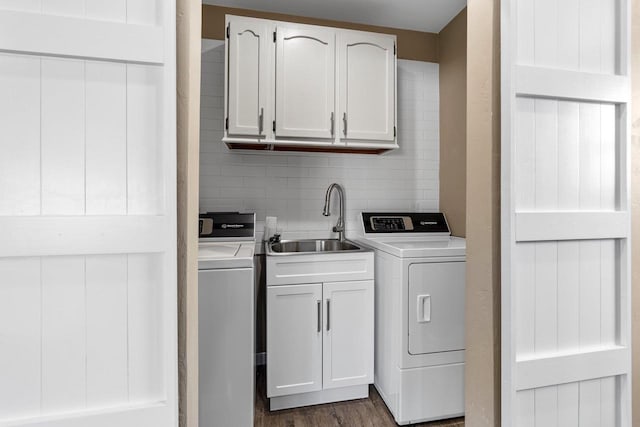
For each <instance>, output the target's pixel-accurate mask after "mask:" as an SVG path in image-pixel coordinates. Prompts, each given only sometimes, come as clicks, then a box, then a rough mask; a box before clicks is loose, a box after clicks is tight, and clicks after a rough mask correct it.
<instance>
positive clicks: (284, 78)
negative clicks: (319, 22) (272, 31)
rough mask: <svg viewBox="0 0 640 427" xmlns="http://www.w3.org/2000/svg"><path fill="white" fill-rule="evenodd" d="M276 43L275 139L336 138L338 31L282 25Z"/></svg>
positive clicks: (277, 32) (279, 27) (277, 33)
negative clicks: (336, 51)
mask: <svg viewBox="0 0 640 427" xmlns="http://www.w3.org/2000/svg"><path fill="white" fill-rule="evenodd" d="M276 40H277V42H276V117H275V121H276V125H275V130H276V132H275V136H276V137H299V138H325V139H331V138H333V133H334V125H333V124H334V119H335V117H334V116H335V111H334V108H335V84H334V80H335V56H336V55H335V31H334V30H333V29H331V28H326V29H325V28H322V27H315V26H307V25H292V24H288V25H286V26H284V25H282V26H280V25H279V26H278V29H277V31H276Z"/></svg>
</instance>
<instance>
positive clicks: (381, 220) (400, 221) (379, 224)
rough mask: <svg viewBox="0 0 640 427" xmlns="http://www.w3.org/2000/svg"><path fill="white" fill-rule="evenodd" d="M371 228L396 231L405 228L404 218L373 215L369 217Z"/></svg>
mask: <svg viewBox="0 0 640 427" xmlns="http://www.w3.org/2000/svg"><path fill="white" fill-rule="evenodd" d="M371 228H372V229H373V230H375V231H382V230H385V231H396V230H406V229H407V228H409V227H406V226H405V218H402V217H392V216H373V217H371Z"/></svg>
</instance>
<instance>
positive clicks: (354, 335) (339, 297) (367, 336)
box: [323, 280, 374, 389]
mask: <svg viewBox="0 0 640 427" xmlns="http://www.w3.org/2000/svg"><path fill="white" fill-rule="evenodd" d="M323 296H324V310H325V316H324V328H323V329H324V337H325V338H324V343H323V347H324V348H323V353H324V355H323V388H325V389H329V388H334V387H346V386H352V385H358V384H369V383H372V382H373V324H374V319H373V304H374V303H373V281H371V280H368V281H362V282H336V283H325V284H324V286H323Z"/></svg>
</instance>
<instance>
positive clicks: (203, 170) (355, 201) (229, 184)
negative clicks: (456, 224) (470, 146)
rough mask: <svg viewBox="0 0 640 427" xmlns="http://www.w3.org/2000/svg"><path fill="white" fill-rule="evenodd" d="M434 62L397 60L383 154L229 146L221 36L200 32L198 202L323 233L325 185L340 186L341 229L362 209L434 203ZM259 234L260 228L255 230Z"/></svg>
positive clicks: (352, 224) (286, 233) (328, 222)
mask: <svg viewBox="0 0 640 427" xmlns="http://www.w3.org/2000/svg"><path fill="white" fill-rule="evenodd" d="M438 86H439V84H438V64H433V63H427V62H419V61H407V60H399V61H398V143H399V145H400V147H401V148H400V149H398V150H395V151H393V152H391V153H388V154H384V155H356V154H333V153H329V154H325V153H286V152H262V151H255V152H249V151H237V150H229V149H228V148H227V147H226V145H225V144H224V143H222V142H221V139H222V134H223V122H224V117H223V115H224V112H223V103H224V89H223V87H224V44H223V42H221V41H215V40H203V55H202V110H201V111H202V113H201V114H202V116H201V118H202V120H201V124H200V126H201V134H200V210H201V211H230V210H234V211H235V210H243V211H255V212H256V214H257V220H258V222H259V224H258V230H261V229H262V224H263V222H264V218H265V216H267V215H268V216H277V217H278V228H279V229H281V230H282V231H283V233H282V234H283V238H286V239H292V238H304V237H327V236H329V235H330V230H331V227H332V226H333V224H334V223H335V221H336V220H337V216H335V215H334V214H333V212H336V213H337V211H338V204H337V200H336V201H335V202H336V203H334V204H333V206H332V216H330V217H328V218H327V217H323V216H322V207H323V204H324V195H325V191H326V189H327V187H328V186H329V184H331V183H332V182H337V183H340V184H341V185H342V186H343V187H344V189H345V192H346V209H347V236H352V235H353V234H354V233H355V232H357V230H359V225H358V222H357V214H358V212H360V211H363V210H399V211H402V210H423V211H429V210H437V209H438V188H439V183H438V175H439V170H438V159H439V130H438V124H439V113H438V106H439V94H438ZM260 237H261V236H260Z"/></svg>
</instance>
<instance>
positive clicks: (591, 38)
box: [501, 0, 631, 427]
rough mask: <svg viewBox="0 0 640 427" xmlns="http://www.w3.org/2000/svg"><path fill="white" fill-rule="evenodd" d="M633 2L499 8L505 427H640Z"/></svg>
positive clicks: (583, 0)
mask: <svg viewBox="0 0 640 427" xmlns="http://www.w3.org/2000/svg"><path fill="white" fill-rule="evenodd" d="M516 3H517V4H516ZM630 4H631V2H630V1H627V0H603V1H594V0H575V1H570V2H554V1H548V0H544V1H534V0H524V1H517V2H516V1H515V0H511V1H508V2H503V3H502V5H501V7H502V26H501V28H502V48H501V52H502V81H503V85H502V135H503V140H502V155H501V158H502V159H503V160H502V193H501V200H502V218H501V222H502V378H503V384H510V385H511V386H510V387H503V389H502V422H503V425H505V426H515V427H519V426H534V425H536V426H537V425H558V426H560V425H562V426H563V425H580V426H590V425H593V426H596V425H597V426H601V425H602V426H604V425H606V426H624V427H626V426H630V425H631V418H630V411H631V400H630V393H631V387H630V383H631V381H630V376H629V374H630V370H631V365H630V356H631V350H630V342H631V334H630V328H629V325H630V318H631V317H630V316H631V313H630V299H629V295H630V250H629V248H630V243H629V238H630V227H629V208H630V203H629V189H628V177H629V170H630V164H629V155H628V153H629V124H630V122H629V100H630V84H629V83H630V82H629V75H630V73H629V46H630V37H629V29H630V26H629V22H630V12H629V8H630ZM590 215H598V216H599V220H598V221H597V222H592V221H589V216H590ZM525 218H526V221H525V220H524V219H525ZM560 221H564V222H563V224H565V226H564V227H561V228H560V227H556V228H555V229H554V230H552V228H553V227H552V226H551V225H552V224H554V223H560ZM605 368H606V369H605Z"/></svg>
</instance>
